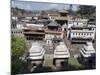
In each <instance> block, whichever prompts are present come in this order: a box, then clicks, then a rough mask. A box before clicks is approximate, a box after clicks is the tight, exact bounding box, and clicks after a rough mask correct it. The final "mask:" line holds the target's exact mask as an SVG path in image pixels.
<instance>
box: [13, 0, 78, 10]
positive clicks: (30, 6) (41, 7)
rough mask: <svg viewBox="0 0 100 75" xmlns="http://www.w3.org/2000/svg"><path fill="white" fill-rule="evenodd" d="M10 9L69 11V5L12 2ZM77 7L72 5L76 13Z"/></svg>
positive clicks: (14, 0)
mask: <svg viewBox="0 0 100 75" xmlns="http://www.w3.org/2000/svg"><path fill="white" fill-rule="evenodd" d="M11 6H12V7H17V8H21V9H25V10H31V11H34V10H50V9H58V10H61V9H69V6H70V4H59V3H45V2H33V1H20V0H12V2H11ZM78 6H79V5H75V4H74V5H73V7H72V9H73V10H74V11H76V10H77V9H78Z"/></svg>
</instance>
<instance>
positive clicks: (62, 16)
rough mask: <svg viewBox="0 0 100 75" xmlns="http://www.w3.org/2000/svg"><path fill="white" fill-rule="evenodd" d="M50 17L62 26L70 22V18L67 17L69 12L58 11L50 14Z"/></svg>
mask: <svg viewBox="0 0 100 75" xmlns="http://www.w3.org/2000/svg"><path fill="white" fill-rule="evenodd" d="M48 15H49V18H50V19H51V20H55V21H56V22H57V23H58V24H60V25H63V24H64V23H67V21H68V17H67V16H68V11H66V10H61V11H57V12H55V13H50V14H48Z"/></svg>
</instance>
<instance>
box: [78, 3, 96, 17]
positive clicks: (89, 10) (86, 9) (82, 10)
mask: <svg viewBox="0 0 100 75" xmlns="http://www.w3.org/2000/svg"><path fill="white" fill-rule="evenodd" d="M95 11H96V7H95V6H85V5H80V6H79V10H78V11H77V13H78V14H80V15H82V16H84V15H86V16H91V15H92V14H93V13H95Z"/></svg>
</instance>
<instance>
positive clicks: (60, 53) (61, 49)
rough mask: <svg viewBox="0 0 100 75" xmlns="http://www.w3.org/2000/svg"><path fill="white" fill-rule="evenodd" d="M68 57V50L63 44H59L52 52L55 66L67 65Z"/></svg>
mask: <svg viewBox="0 0 100 75" xmlns="http://www.w3.org/2000/svg"><path fill="white" fill-rule="evenodd" d="M69 57H70V53H69V50H68V48H67V47H66V45H65V43H64V42H60V44H59V45H58V46H57V47H56V48H55V50H54V60H53V63H54V64H55V65H56V66H60V65H61V63H63V62H66V64H67V63H68V58H69Z"/></svg>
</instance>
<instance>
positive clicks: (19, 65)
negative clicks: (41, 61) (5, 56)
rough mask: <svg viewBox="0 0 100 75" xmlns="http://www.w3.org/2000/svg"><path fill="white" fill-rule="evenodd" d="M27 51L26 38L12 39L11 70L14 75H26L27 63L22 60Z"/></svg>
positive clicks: (13, 37)
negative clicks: (23, 74)
mask: <svg viewBox="0 0 100 75" xmlns="http://www.w3.org/2000/svg"><path fill="white" fill-rule="evenodd" d="M26 50H27V45H26V41H25V39H24V38H19V37H15V36H14V35H12V38H11V69H12V74H17V73H23V72H24V73H25V72H26V71H27V63H26V62H25V61H23V60H22V59H20V57H22V56H23V54H24V53H25V52H26Z"/></svg>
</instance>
